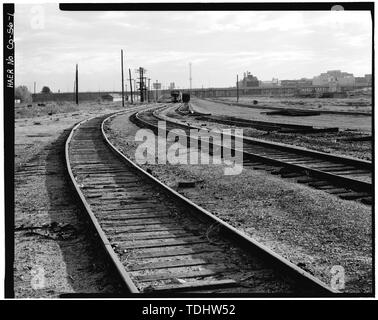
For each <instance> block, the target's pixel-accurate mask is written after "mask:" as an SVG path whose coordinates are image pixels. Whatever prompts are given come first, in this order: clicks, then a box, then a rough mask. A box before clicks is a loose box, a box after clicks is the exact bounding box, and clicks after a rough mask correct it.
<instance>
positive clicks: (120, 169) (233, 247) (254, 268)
mask: <svg viewBox="0 0 378 320" xmlns="http://www.w3.org/2000/svg"><path fill="white" fill-rule="evenodd" d="M113 116H114V115H113ZM113 116H110V117H108V116H100V117H96V118H91V119H89V120H87V121H84V122H81V123H79V124H78V125H76V126H75V127H74V128H73V130H72V132H71V133H70V136H69V137H68V139H67V141H66V148H65V156H66V164H67V169H68V173H69V176H70V179H71V181H72V184H73V187H74V189H75V191H76V192H77V194H78V197H79V198H80V201H81V203H82V204H83V206H84V207H85V210H86V212H87V213H88V215H89V217H90V219H91V222H92V224H93V226H94V228H95V230H96V232H97V233H98V235H99V238H100V241H102V244H103V246H104V247H105V249H106V251H107V253H108V255H109V256H110V259H111V261H112V262H113V264H114V266H115V267H116V269H117V270H118V272H119V274H120V276H121V278H122V281H123V283H124V285H125V286H126V287H127V289H128V291H129V292H131V293H143V294H153V295H157V294H158V295H159V296H161V295H162V294H163V295H170V294H175V295H177V292H182V293H185V294H188V293H196V294H199V293H206V294H209V293H211V294H222V293H227V294H230V293H232V294H247V295H249V296H250V295H254V294H258V295H261V294H268V295H278V296H280V295H281V296H282V295H285V296H290V295H294V296H324V295H325V296H331V295H333V294H335V293H336V291H333V290H332V289H330V288H329V287H328V286H327V285H325V284H324V283H323V282H321V281H320V280H318V279H317V278H315V277H313V276H312V275H310V274H309V273H307V272H305V271H304V270H302V269H300V268H299V267H297V266H296V265H294V264H292V263H291V262H289V261H287V260H285V259H284V258H282V257H281V256H279V255H277V254H275V253H273V252H272V251H270V250H269V249H267V248H266V247H264V246H262V245H261V244H259V243H257V242H255V241H254V240H252V239H251V238H249V237H247V236H246V235H245V234H243V233H241V232H239V231H238V230H236V229H235V228H233V227H231V226H230V225H228V224H227V223H225V222H223V221H222V220H220V219H219V218H217V217H215V216H214V215H212V214H211V213H210V212H208V211H206V210H204V209H203V208H201V207H199V206H198V205H196V204H194V203H192V202H191V201H190V200H188V199H186V198H184V197H183V196H181V195H180V194H178V193H177V192H175V191H174V190H172V189H170V188H169V187H167V186H166V185H164V184H162V183H161V182H160V181H158V180H157V179H156V178H154V177H153V176H151V175H150V174H148V173H147V172H145V171H144V170H142V169H141V168H140V167H139V166H137V165H136V164H134V163H133V162H132V161H131V160H129V159H128V158H126V157H125V156H124V155H122V154H121V153H120V152H119V151H118V150H117V149H116V148H115V147H114V146H113V145H112V144H111V142H110V141H109V140H108V139H107V137H106V134H105V129H104V123H105V122H106V121H107V120H108V119H109V118H111V117H113Z"/></svg>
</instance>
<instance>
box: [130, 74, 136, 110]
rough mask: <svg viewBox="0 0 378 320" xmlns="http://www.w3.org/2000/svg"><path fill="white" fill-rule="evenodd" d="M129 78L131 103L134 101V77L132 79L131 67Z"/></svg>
mask: <svg viewBox="0 0 378 320" xmlns="http://www.w3.org/2000/svg"><path fill="white" fill-rule="evenodd" d="M129 78H130V79H129V80H130V96H131V103H134V99H133V85H132V82H131V81H132V79H131V70H130V69H129ZM134 89H135V88H134Z"/></svg>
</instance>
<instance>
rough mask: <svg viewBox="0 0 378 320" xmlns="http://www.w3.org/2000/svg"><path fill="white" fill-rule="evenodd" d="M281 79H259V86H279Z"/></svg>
mask: <svg viewBox="0 0 378 320" xmlns="http://www.w3.org/2000/svg"><path fill="white" fill-rule="evenodd" d="M279 85H280V81H279V80H278V79H277V78H273V79H272V80H271V81H259V86H260V87H263V88H272V87H278V86H279Z"/></svg>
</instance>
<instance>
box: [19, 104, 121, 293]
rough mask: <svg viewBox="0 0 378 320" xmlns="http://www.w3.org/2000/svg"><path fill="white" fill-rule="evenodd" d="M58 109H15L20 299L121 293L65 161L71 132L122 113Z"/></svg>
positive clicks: (92, 107) (107, 108)
mask: <svg viewBox="0 0 378 320" xmlns="http://www.w3.org/2000/svg"><path fill="white" fill-rule="evenodd" d="M52 105H53V104H52ZM59 107H60V109H59V110H58V109H54V108H49V106H47V108H46V109H43V108H37V107H35V110H33V107H32V108H28V107H27V106H24V107H19V108H17V109H16V123H15V229H16V230H15V261H14V290H15V297H16V298H53V297H59V296H60V295H61V294H65V293H106V292H108V293H109V292H111V293H117V292H119V290H120V287H119V285H118V283H117V282H118V277H117V275H116V274H115V273H114V271H113V270H111V269H110V267H109V265H108V264H107V262H106V261H107V260H106V259H105V256H104V253H103V250H102V248H101V247H98V242H97V241H96V240H95V239H93V234H92V233H91V232H90V231H89V229H88V225H87V221H86V219H85V218H84V217H85V215H84V214H83V212H82V211H81V210H80V207H78V203H77V201H76V199H75V198H73V195H72V192H71V191H72V189H71V186H70V184H69V181H68V179H67V174H66V168H65V162H64V143H65V140H66V138H67V137H68V134H69V131H70V128H72V127H73V125H74V124H75V123H77V122H79V121H81V120H83V119H85V118H88V117H91V116H94V115H95V114H104V113H110V112H113V111H117V110H120V106H119V104H116V103H107V104H97V103H82V104H80V106H79V107H77V106H76V105H74V104H70V103H66V104H63V105H60V106H59ZM23 108H24V109H23ZM37 109H38V111H36V110H37ZM25 110H26V111H25ZM51 110H53V113H52V114H50V115H49V113H51ZM17 111H21V112H20V113H18V114H17Z"/></svg>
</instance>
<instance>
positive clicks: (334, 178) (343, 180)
mask: <svg viewBox="0 0 378 320" xmlns="http://www.w3.org/2000/svg"><path fill="white" fill-rule="evenodd" d="M162 108H164V107H160V108H157V110H155V111H154V112H153V116H155V117H156V118H157V119H160V120H163V121H167V122H168V123H171V124H175V125H176V126H179V127H182V128H186V129H188V128H192V129H202V130H203V129H204V128H202V127H199V126H195V125H190V126H188V125H185V124H183V123H182V122H180V121H179V120H176V119H171V118H168V117H167V116H162V115H160V114H159V113H158V112H157V111H158V110H159V109H162ZM145 111H146V110H145ZM147 111H148V110H147ZM136 118H137V119H138V121H140V122H142V123H143V124H144V125H145V126H149V127H150V128H153V127H156V125H154V124H151V123H148V121H145V120H144V119H142V117H141V115H140V113H137V114H136ZM233 136H235V135H233ZM236 137H237V136H236ZM243 142H244V143H247V144H251V145H252V144H256V145H260V146H263V147H267V148H270V149H276V150H281V151H286V152H290V153H296V154H301V155H306V156H311V157H314V158H316V159H321V160H329V161H333V162H338V163H341V164H350V165H354V166H356V167H358V168H362V169H368V170H372V163H371V162H369V161H364V160H359V159H354V158H351V157H341V156H337V155H331V154H327V153H323V152H319V151H314V150H308V149H305V148H301V147H296V146H288V145H285V144H281V143H274V142H267V141H262V140H259V139H253V138H246V137H243ZM243 155H245V156H246V157H247V158H251V159H256V160H260V161H263V162H265V163H269V164H272V165H275V166H279V167H286V168H290V169H292V170H295V171H300V172H306V173H309V174H310V175H312V176H314V177H316V178H320V179H325V180H328V181H330V182H332V183H333V184H335V185H339V186H343V187H345V186H347V187H350V188H351V189H353V190H356V191H365V192H369V193H372V183H371V182H366V181H361V180H356V179H353V178H348V177H345V176H341V175H337V174H333V173H330V172H326V171H323V170H318V169H314V168H311V167H309V166H305V165H302V164H293V163H287V162H285V161H282V160H278V159H274V158H273V157H269V156H263V155H259V154H255V153H252V152H249V151H243Z"/></svg>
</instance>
